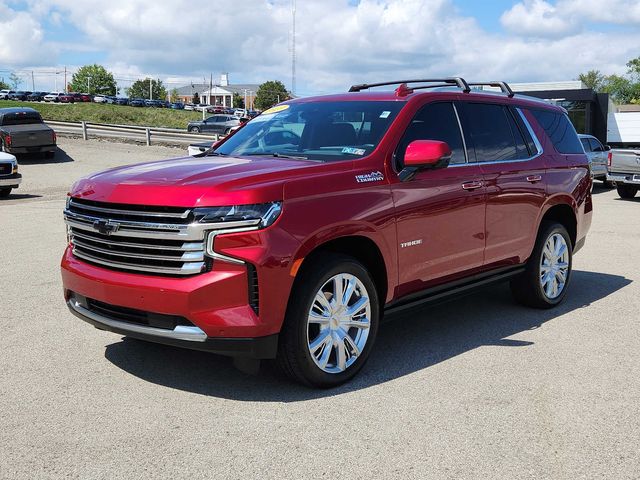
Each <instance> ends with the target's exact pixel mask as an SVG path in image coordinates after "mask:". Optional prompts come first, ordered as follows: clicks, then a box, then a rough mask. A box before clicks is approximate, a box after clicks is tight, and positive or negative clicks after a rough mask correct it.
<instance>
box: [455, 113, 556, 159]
mask: <svg viewBox="0 0 640 480" xmlns="http://www.w3.org/2000/svg"><path fill="white" fill-rule="evenodd" d="M515 110H516V111H517V112H518V114H519V115H520V118H521V119H522V122H523V123H524V126H525V127H526V128H527V131H528V132H529V135H531V139H532V140H533V144H534V145H535V146H536V149H537V150H538V153H536V154H535V155H532V156H531V157H527V158H518V159H516V160H491V161H489V162H471V163H468V164H466V165H465V164H457V165H456V164H454V165H449V166H448V167H447V168H457V167H466V166H467V165H495V164H498V163H522V162H530V161H531V160H535V159H536V158H538V157H539V156H540V155H542V154H543V153H544V150H543V149H542V144H541V143H540V140H538V137H537V136H536V134H535V133H534V132H533V128H532V127H531V124H530V123H529V121H528V120H527V117H525V116H524V113H522V110H521V109H520V107H515Z"/></svg>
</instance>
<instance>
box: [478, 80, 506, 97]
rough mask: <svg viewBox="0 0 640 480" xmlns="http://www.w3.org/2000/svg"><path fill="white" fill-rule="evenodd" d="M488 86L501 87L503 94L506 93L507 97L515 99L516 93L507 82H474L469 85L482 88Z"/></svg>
mask: <svg viewBox="0 0 640 480" xmlns="http://www.w3.org/2000/svg"><path fill="white" fill-rule="evenodd" d="M484 85H487V86H489V87H499V88H500V90H502V93H506V94H507V96H509V97H513V96H514V95H515V93H513V90H511V87H510V86H509V84H508V83H507V82H500V81H493V82H472V83H469V86H471V87H481V86H484Z"/></svg>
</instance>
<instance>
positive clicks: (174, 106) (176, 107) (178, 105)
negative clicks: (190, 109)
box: [170, 102, 184, 110]
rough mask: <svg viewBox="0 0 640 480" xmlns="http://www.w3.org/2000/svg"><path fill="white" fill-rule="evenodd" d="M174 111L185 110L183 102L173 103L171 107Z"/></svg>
mask: <svg viewBox="0 0 640 480" xmlns="http://www.w3.org/2000/svg"><path fill="white" fill-rule="evenodd" d="M170 107H171V109H172V110H184V103H182V102H173V103H172V104H171V105H170Z"/></svg>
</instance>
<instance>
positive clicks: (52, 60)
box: [0, 0, 640, 96]
mask: <svg viewBox="0 0 640 480" xmlns="http://www.w3.org/2000/svg"><path fill="white" fill-rule="evenodd" d="M230 7H233V8H232V9H230ZM291 7H292V0H239V1H236V2H229V1H224V2H221V1H218V0H208V1H206V2H195V3H194V2H192V1H189V0H164V1H162V2H160V1H158V0H110V1H109V2H107V3H105V2H104V1H97V0H0V78H2V77H3V78H4V79H5V80H7V79H8V77H9V75H10V74H11V73H12V72H14V73H16V74H18V75H19V76H20V77H21V78H22V79H23V80H24V81H23V84H22V85H21V87H22V88H24V89H31V88H32V82H33V83H34V84H35V87H36V90H38V89H42V90H53V89H54V87H55V86H58V89H59V90H60V89H62V85H63V83H64V80H63V78H64V74H63V73H61V72H63V71H64V68H65V66H66V68H67V71H68V72H69V74H68V80H70V78H71V73H73V71H75V70H76V69H77V68H78V67H80V66H82V65H85V64H92V63H98V64H101V65H104V66H105V67H106V68H107V69H108V70H110V71H111V72H113V73H114V76H115V77H116V79H117V80H118V84H119V86H120V87H121V88H123V89H124V88H126V87H128V86H130V84H131V83H132V82H133V81H135V80H136V79H138V78H144V77H145V76H152V77H153V78H160V79H162V80H163V81H164V82H165V84H167V86H169V87H170V88H173V87H177V86H181V85H187V84H190V83H191V82H204V81H205V80H204V79H206V82H207V83H208V81H209V76H210V75H211V74H213V78H214V83H215V81H216V80H218V79H219V78H220V73H221V72H228V73H229V78H230V82H231V83H232V84H233V83H255V84H259V83H262V82H264V81H266V80H280V81H282V82H283V83H284V84H285V86H286V87H287V88H288V89H291V87H292V74H291V70H292V69H291V63H292V62H291V44H292V8H291ZM295 39H296V59H297V60H296V88H295V93H296V94H297V95H300V96H306V95H315V94H325V93H335V92H340V91H345V90H346V89H347V88H348V86H349V85H351V84H354V83H366V82H378V81H386V80H397V79H402V78H421V77H422V78H429V77H434V76H453V75H455V76H458V75H459V76H463V77H465V78H466V79H467V80H469V81H471V80H474V81H481V80H485V81H486V80H505V81H508V82H532V81H555V80H572V79H575V78H577V76H578V74H580V73H581V72H586V71H587V70H591V69H597V70H600V71H602V72H604V73H607V74H612V73H616V74H624V73H625V72H626V66H625V64H626V63H627V61H629V60H630V59H632V58H635V57H638V56H640V0H520V1H517V0H491V1H481V0H480V1H479V0H321V1H320V0H316V1H312V0H297V2H296V35H295ZM32 72H33V75H32Z"/></svg>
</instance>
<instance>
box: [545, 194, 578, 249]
mask: <svg viewBox="0 0 640 480" xmlns="http://www.w3.org/2000/svg"><path fill="white" fill-rule="evenodd" d="M573 204H575V201H573V199H571V201H567V199H561V198H556V201H554V202H552V203H551V204H548V205H547V208H546V209H545V212H544V214H543V215H542V217H541V218H540V222H538V231H540V227H541V226H542V224H543V223H545V222H547V221H556V222H558V223H560V224H561V225H563V226H564V228H566V229H567V232H568V233H569V237H570V238H571V245H572V247H573V248H575V246H576V243H577V237H578V215H577V213H576V206H574V205H573Z"/></svg>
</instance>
